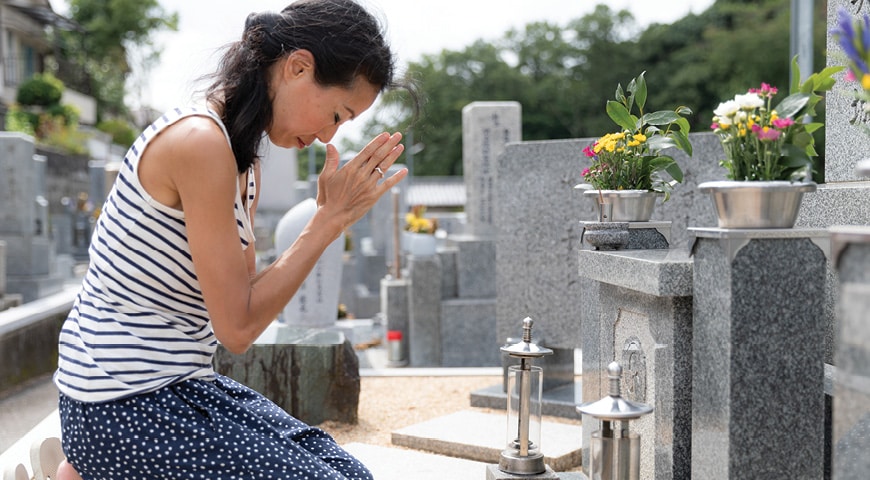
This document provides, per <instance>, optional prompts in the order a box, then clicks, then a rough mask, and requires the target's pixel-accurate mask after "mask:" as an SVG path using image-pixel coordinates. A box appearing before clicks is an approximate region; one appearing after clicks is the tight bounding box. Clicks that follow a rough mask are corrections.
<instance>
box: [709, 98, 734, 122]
mask: <svg viewBox="0 0 870 480" xmlns="http://www.w3.org/2000/svg"><path fill="white" fill-rule="evenodd" d="M739 110H740V104H738V103H737V102H735V101H734V100H728V101H726V102H722V103H720V104H719V106H718V107H716V110H713V115H715V116H717V117H719V123H723V122H722V121H723V120H725V119H730V118H731V117H732V116H734V114H735V113H737V112H738V111H739Z"/></svg>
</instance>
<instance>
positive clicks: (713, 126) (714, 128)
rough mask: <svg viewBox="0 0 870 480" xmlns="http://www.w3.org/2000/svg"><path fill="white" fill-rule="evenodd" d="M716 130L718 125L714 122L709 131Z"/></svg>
mask: <svg viewBox="0 0 870 480" xmlns="http://www.w3.org/2000/svg"><path fill="white" fill-rule="evenodd" d="M717 128H719V124H718V123H715V122H714V123H713V124H712V125H710V130H716V129H717Z"/></svg>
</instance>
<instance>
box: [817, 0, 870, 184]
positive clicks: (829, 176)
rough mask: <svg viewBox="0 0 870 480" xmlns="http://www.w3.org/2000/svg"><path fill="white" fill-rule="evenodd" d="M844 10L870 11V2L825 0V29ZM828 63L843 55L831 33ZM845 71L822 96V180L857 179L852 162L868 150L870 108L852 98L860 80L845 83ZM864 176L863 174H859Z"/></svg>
mask: <svg viewBox="0 0 870 480" xmlns="http://www.w3.org/2000/svg"><path fill="white" fill-rule="evenodd" d="M841 9H844V10H846V11H847V12H850V13H852V14H853V15H855V16H856V17H857V16H861V15H864V14H867V13H870V2H867V1H864V0H860V1H856V0H828V29H827V30H828V32H830V31H831V30H832V29H834V28H835V26H836V25H837V19H838V12H839V11H840V10H841ZM827 51H828V56H827V63H828V66H835V65H843V59H844V58H845V54H844V53H843V49H842V48H840V44H839V43H838V42H837V40H836V39H835V38H833V36H832V35H831V34H830V33H828V36H827ZM845 77H846V71H845V70H844V71H842V72H839V73H838V74H837V75H836V76H835V77H834V78H835V79H836V80H837V83H836V84H834V88H833V90H832V91H831V92H829V93H828V94H827V95H826V96H825V182H826V183H832V182H846V181H854V180H857V179H858V177H857V176H856V174H855V164H856V163H857V162H858V161H860V160H862V159H864V158H866V157H867V155H868V153H867V152H870V135H867V133H866V130H867V129H868V128H870V111H868V110H867V108H866V107H867V105H866V104H865V102H864V101H863V100H858V99H856V98H855V95H854V94H855V93H856V92H858V90H859V89H860V88H861V85H860V83H859V82H856V81H852V82H848V81H846V79H845ZM860 178H863V179H865V180H866V179H867V177H866V176H864V177H860Z"/></svg>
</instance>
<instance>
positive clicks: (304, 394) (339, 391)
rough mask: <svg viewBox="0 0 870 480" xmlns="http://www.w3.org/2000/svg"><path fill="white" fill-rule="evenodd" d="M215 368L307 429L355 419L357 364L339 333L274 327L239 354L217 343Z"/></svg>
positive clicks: (357, 391)
mask: <svg viewBox="0 0 870 480" xmlns="http://www.w3.org/2000/svg"><path fill="white" fill-rule="evenodd" d="M214 366H215V371H217V372H218V373H220V374H222V375H226V376H228V377H230V378H232V379H234V380H236V381H238V382H241V383H243V384H245V385H247V386H249V387H251V388H253V389H254V390H256V391H258V392H260V393H262V394H263V395H265V396H266V398H268V399H269V400H272V401H273V402H275V403H276V404H277V405H278V406H280V407H281V408H283V409H284V410H286V411H287V412H289V413H290V414H291V415H293V416H294V417H296V418H298V419H299V420H302V421H303V422H305V423H308V424H310V425H317V424H319V423H322V422H324V421H326V420H334V421H338V422H345V423H356V421H357V408H358V406H359V391H360V378H359V360H358V359H357V356H356V353H355V352H354V350H353V347H352V346H351V344H350V342H349V341H348V340H347V339H346V338H345V336H344V334H342V333H341V332H338V331H334V330H332V331H330V330H319V329H305V328H301V327H295V328H294V327H288V326H284V325H280V324H273V325H272V326H270V327H269V328H268V329H267V330H266V332H264V333H263V335H262V336H260V338H259V339H258V340H257V342H256V343H254V345H252V346H251V348H250V349H249V350H248V351H247V352H245V353H244V354H242V355H234V354H232V353H230V352H229V351H228V350H226V349H225V348H224V347H223V346H220V345H219V346H218V349H217V351H216V352H215V357H214Z"/></svg>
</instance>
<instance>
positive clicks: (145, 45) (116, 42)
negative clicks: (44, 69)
mask: <svg viewBox="0 0 870 480" xmlns="http://www.w3.org/2000/svg"><path fill="white" fill-rule="evenodd" d="M69 5H70V16H71V18H72V20H73V21H75V22H76V23H77V24H78V25H80V26H81V27H82V28H81V30H67V31H59V32H57V38H56V43H57V44H58V46H59V48H60V52H59V55H58V57H59V58H60V59H62V60H63V61H64V62H71V63H72V64H73V65H75V67H74V68H77V69H78V70H79V71H80V72H84V73H85V74H86V75H84V76H83V78H82V80H81V81H82V83H83V84H84V85H81V86H79V85H76V88H77V89H81V90H82V91H83V92H84V93H89V94H91V95H93V96H94V97H95V98H96V99H97V107H98V115H99V117H100V118H103V117H106V116H112V115H114V116H117V115H122V114H124V113H126V111H127V109H126V106H125V104H124V99H125V94H126V93H127V92H126V87H127V80H128V78H130V74H131V72H132V67H131V60H132V59H137V61H138V62H139V63H140V65H137V66H138V67H139V69H141V70H143V71H147V70H148V69H149V68H151V67H152V66H153V65H154V64H156V62H157V60H158V59H159V57H160V49H159V48H158V47H157V46H155V45H154V42H153V35H154V33H156V32H157V31H159V30H163V29H168V30H173V31H174V30H177V29H178V14H177V13H168V12H166V11H165V10H164V9H163V7H161V5H160V3H159V2H158V0H70V2H69Z"/></svg>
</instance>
